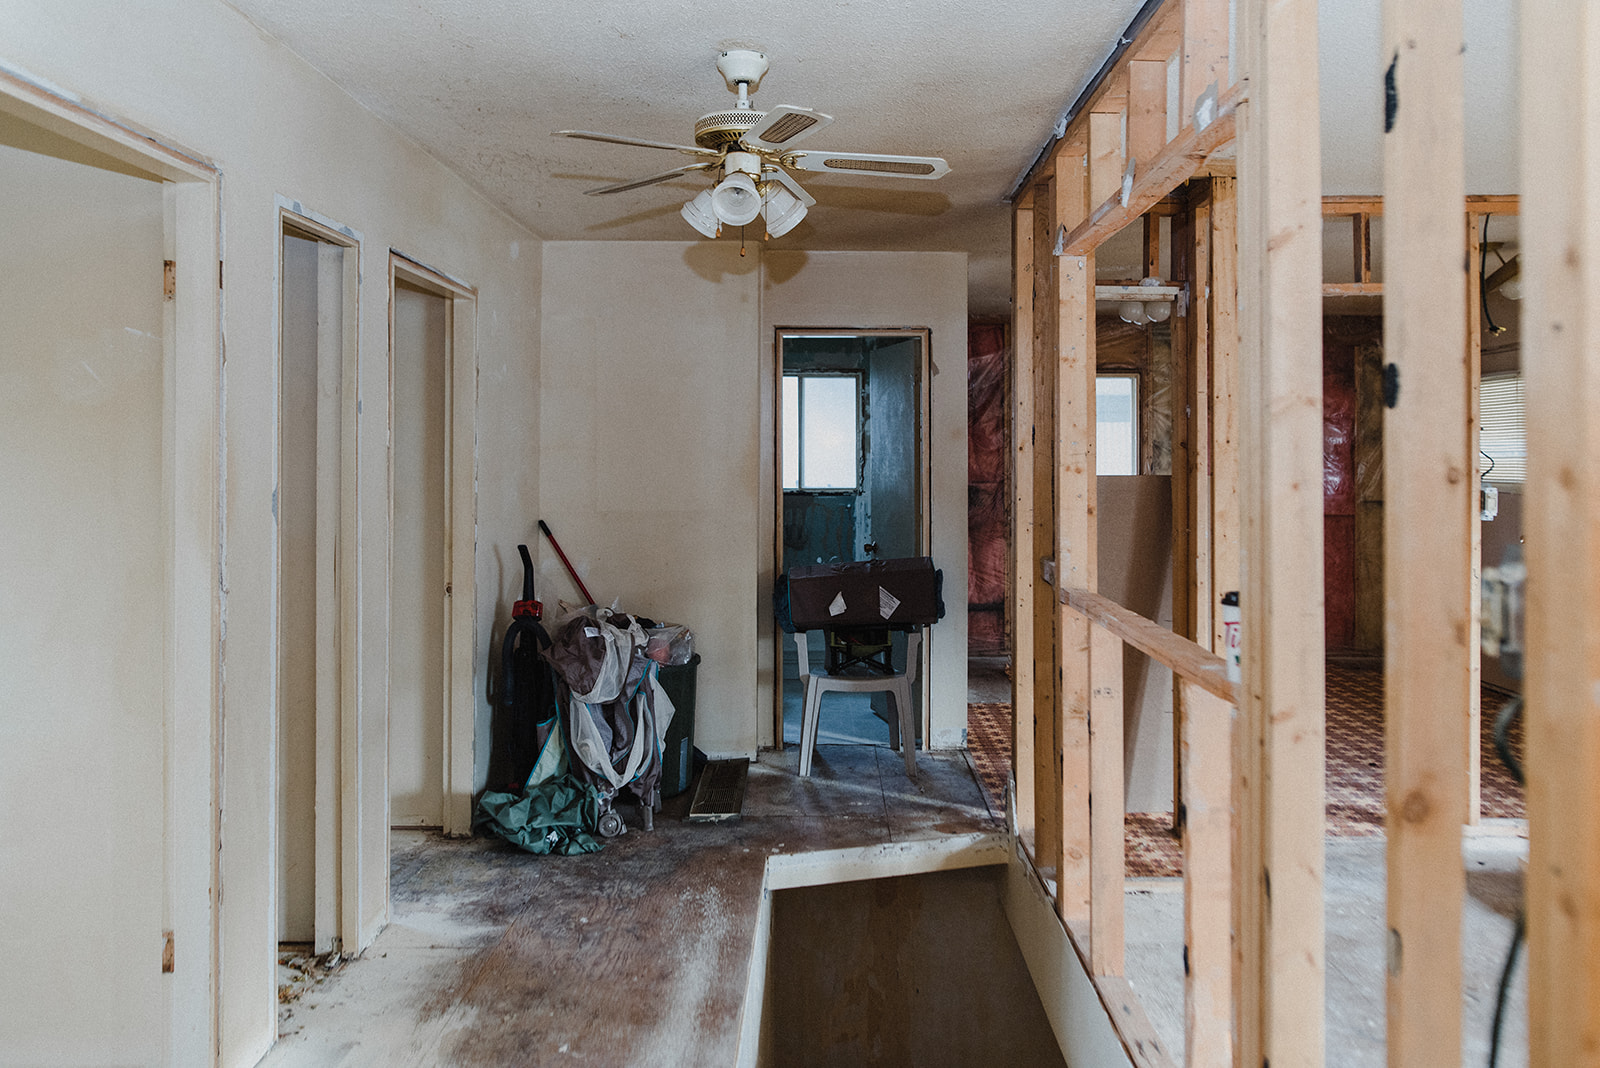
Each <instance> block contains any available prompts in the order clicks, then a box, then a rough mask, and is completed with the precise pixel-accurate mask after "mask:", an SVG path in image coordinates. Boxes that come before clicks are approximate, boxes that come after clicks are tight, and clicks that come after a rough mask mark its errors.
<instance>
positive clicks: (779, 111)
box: [741, 104, 833, 148]
mask: <svg viewBox="0 0 1600 1068" xmlns="http://www.w3.org/2000/svg"><path fill="white" fill-rule="evenodd" d="M832 122H833V116H832V115H824V114H823V113H822V112H820V111H812V110H811V109H810V108H797V107H793V106H791V105H789V104H779V105H778V106H777V107H775V108H773V109H772V110H771V111H769V112H767V117H766V118H764V119H762V120H761V121H760V122H758V123H756V125H755V126H753V127H751V129H750V131H749V132H748V133H746V134H745V135H744V137H743V138H741V140H743V141H745V142H746V143H747V144H754V145H756V146H758V147H760V148H787V147H789V146H790V145H792V144H795V143H796V142H798V141H801V140H804V139H805V138H807V137H810V136H811V135H812V134H814V133H816V132H817V131H818V130H820V129H822V128H824V127H826V126H828V125H830V124H831V123H832Z"/></svg>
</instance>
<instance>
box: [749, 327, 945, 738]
mask: <svg viewBox="0 0 1600 1068" xmlns="http://www.w3.org/2000/svg"><path fill="white" fill-rule="evenodd" d="M790 337H891V338H892V337H914V338H918V339H920V340H921V342H922V351H921V353H920V354H919V356H918V359H917V552H918V554H919V555H922V556H926V555H928V554H929V550H930V548H931V546H932V545H933V509H932V508H931V507H930V506H929V505H930V501H931V500H932V494H931V486H930V480H931V478H932V474H933V471H932V463H931V457H932V449H931V441H932V437H931V435H930V434H929V420H930V417H931V415H932V411H933V382H932V378H933V376H932V358H933V340H932V330H931V329H930V328H928V327H904V326H862V327H850V326H829V327H810V326H777V327H774V328H773V332H772V366H771V373H772V383H773V388H772V413H771V414H772V471H771V476H772V492H773V499H772V502H771V505H772V516H773V523H772V531H773V533H772V543H771V544H770V545H769V546H768V547H767V553H768V562H769V563H770V565H771V566H770V574H772V576H773V577H774V579H776V578H777V576H778V575H780V574H782V573H783V342H784V339H785V338H790ZM963 596H965V594H963ZM790 641H791V639H790V638H789V635H788V634H786V633H784V631H783V630H782V629H781V628H779V627H774V628H773V631H772V654H773V661H772V664H773V667H772V673H773V686H772V717H773V732H772V734H773V748H775V749H778V750H780V751H781V750H782V749H783V748H784V741H783V683H784V679H783V654H784V646H785V645H786V644H789V643H790ZM928 645H929V643H928V642H926V641H924V642H922V643H921V646H920V650H919V654H918V656H919V660H918V665H917V683H916V685H917V687H918V692H919V693H920V694H921V698H920V700H921V706H922V707H921V712H920V716H921V720H922V728H921V729H922V738H923V745H924V746H925V747H926V746H927V745H929V744H930V740H931V739H932V737H933V726H932V714H933V702H932V693H931V689H930V687H929V681H928Z"/></svg>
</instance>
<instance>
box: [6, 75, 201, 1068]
mask: <svg viewBox="0 0 1600 1068" xmlns="http://www.w3.org/2000/svg"><path fill="white" fill-rule="evenodd" d="M0 113H4V114H6V115H9V116H11V117H14V118H17V119H20V120H21V121H23V122H25V123H28V124H29V125H31V126H35V127H38V128H41V129H43V130H45V131H48V132H49V133H52V134H55V135H57V136H59V137H63V138H65V139H67V140H69V141H72V142H75V143H76V144H78V145H81V146H83V147H84V148H85V149H88V150H89V151H90V152H91V153H94V154H99V155H102V156H106V157H110V158H111V159H112V160H115V161H119V162H121V163H124V164H127V165H129V166H131V167H134V168H137V169H138V170H139V171H142V172H144V173H145V174H146V175H147V176H149V177H151V178H154V179H157V180H159V181H160V182H161V183H162V188H163V199H164V201H165V215H166V225H165V227H164V242H165V247H166V252H165V255H166V257H167V261H168V264H169V270H168V273H167V278H168V287H167V291H166V305H165V312H164V327H165V328H164V331H163V332H164V335H165V336H164V338H163V365H164V379H165V381H164V385H163V394H164V396H163V402H162V409H163V410H162V444H163V448H162V467H163V473H162V481H163V487H162V502H161V511H162V517H163V528H164V529H163V531H162V544H163V546H164V550H163V551H164V555H165V557H166V561H167V566H166V574H165V576H164V580H163V581H164V585H165V588H166V597H165V598H164V600H165V604H164V606H163V613H164V616H165V621H166V628H165V629H166V634H165V637H164V641H163V653H162V659H163V676H164V678H163V685H162V689H163V698H164V699H163V704H164V706H165V707H164V714H163V719H164V740H163V749H164V753H165V761H166V775H165V782H164V787H163V789H164V793H165V796H166V813H165V817H164V823H165V834H164V838H165V851H164V856H163V857H162V866H163V871H164V879H163V881H164V892H163V897H164V906H165V912H166V921H167V924H168V925H169V926H168V928H167V929H166V930H165V931H164V932H160V933H161V934H162V935H163V936H164V942H165V951H164V952H165V953H168V954H171V956H170V957H165V958H164V960H163V965H162V968H163V973H164V974H162V975H161V976H160V979H161V981H162V983H163V985H164V988H165V991H166V997H165V1004H166V1008H167V1017H166V1019H165V1020H163V1021H162V1024H161V1026H162V1029H163V1031H164V1033H165V1034H166V1036H167V1048H168V1050H169V1054H170V1056H171V1058H172V1060H173V1062H174V1063H180V1062H181V1063H196V1064H199V1063H210V1062H211V1060H212V1059H213V1058H214V1055H215V1050H216V1049H217V1042H218V1027H219V1010H220V1006H219V1002H218V997H219V995H218V984H217V978H216V977H217V962H218V960H219V957H220V940H221V928H220V922H219V921H220V911H219V907H218V904H217V899H218V890H219V887H220V881H221V870H220V847H219V846H218V844H217V843H218V842H219V837H220V832H221V817H220V805H219V799H218V789H219V783H220V775H221V767H220V748H219V746H218V741H219V739H220V737H221V724H220V702H219V693H220V677H221V650H222V637H221V633H222V632H221V618H222V590H221V585H220V582H219V576H220V574H221V572H222V552H221V538H220V531H221V500H222V496H221V491H220V483H221V473H222V460H221V457H222V450H221V425H222V420H221V411H222V408H221V396H222V393H221V390H222V375H221V367H222V363H221V352H222V348H221V293H220V272H219V269H218V266H217V265H218V264H219V262H220V261H219V253H220V249H221V237H220V234H221V229H220V227H221V212H220V208H219V204H220V197H221V189H220V187H221V174H220V172H219V171H218V169H217V168H216V166H215V165H213V164H212V163H211V162H210V161H209V160H206V159H204V158H203V157H202V156H200V155H199V154H198V153H194V152H190V151H188V150H186V149H183V148H180V147H178V146H176V145H174V144H173V143H172V142H171V141H169V140H167V139H165V138H162V137H159V136H157V135H154V134H150V133H147V132H145V131H143V130H141V129H139V128H137V127H136V126H134V125H132V124H130V123H125V122H119V121H115V120H113V119H111V118H109V117H107V116H105V115H103V114H100V113H98V112H94V111H91V110H89V109H88V108H86V107H85V106H83V105H82V104H80V103H78V102H77V101H75V100H69V99H67V98H66V97H64V96H63V95H62V94H61V92H60V91H59V90H57V89H54V88H52V87H49V86H45V85H40V84H36V83H34V82H32V81H29V80H27V79H26V78H24V77H23V76H20V75H18V74H16V73H14V72H11V71H8V70H4V69H0ZM89 165H100V164H89ZM155 933H156V932H152V934H155ZM180 947H181V948H180ZM168 959H170V960H172V961H173V966H172V967H171V968H170V969H168V968H167V967H166V964H165V960H168ZM180 959H181V965H182V966H181V967H179V966H178V963H179V960H180Z"/></svg>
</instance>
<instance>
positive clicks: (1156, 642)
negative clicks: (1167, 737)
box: [1058, 588, 1238, 704]
mask: <svg viewBox="0 0 1600 1068" xmlns="http://www.w3.org/2000/svg"><path fill="white" fill-rule="evenodd" d="M1058 596H1060V597H1061V598H1062V600H1063V603H1065V604H1068V605H1070V606H1072V607H1073V608H1074V609H1076V610H1077V611H1078V612H1081V613H1082V614H1083V616H1084V617H1085V618H1087V619H1088V620H1089V621H1090V622H1091V623H1093V624H1094V625H1095V626H1097V627H1104V628H1105V629H1106V630H1108V631H1110V632H1111V633H1112V634H1115V635H1116V636H1117V637H1118V638H1119V639H1121V640H1122V641H1124V642H1127V643H1128V644H1129V645H1131V646H1133V647H1134V648H1135V649H1137V650H1139V651H1140V652H1141V653H1144V654H1145V655H1146V656H1148V657H1150V658H1151V659H1153V660H1157V661H1159V662H1160V663H1162V664H1165V665H1166V666H1167V667H1169V668H1171V669H1172V673H1173V674H1174V675H1175V676H1177V677H1178V678H1179V679H1180V680H1182V681H1186V682H1189V683H1192V684H1193V685H1195V686H1197V687H1199V688H1200V689H1201V690H1204V691H1205V692H1206V693H1208V694H1210V695H1211V696H1213V697H1215V698H1217V699H1218V700H1221V701H1227V702H1229V703H1230V704H1231V703H1232V702H1233V701H1234V700H1235V698H1236V697H1237V696H1238V693H1237V690H1236V687H1235V684H1234V683H1232V682H1229V681H1228V674H1227V671H1226V670H1225V669H1224V668H1223V664H1222V658H1221V657H1219V656H1217V655H1216V654H1214V653H1211V652H1208V651H1207V650H1205V649H1202V648H1200V647H1199V646H1197V645H1195V644H1194V643H1193V642H1191V641H1189V640H1188V639H1186V638H1183V637H1182V636H1181V635H1177V634H1174V633H1173V632H1172V631H1170V630H1168V629H1167V628H1166V627H1163V626H1162V625H1161V624H1159V623H1157V622H1155V621H1154V620H1150V619H1146V618H1145V617H1144V616H1141V615H1139V613H1137V612H1134V611H1131V610H1129V609H1127V608H1124V607H1122V605H1120V604H1118V603H1117V602H1115V601H1113V600H1111V599H1110V598H1109V597H1105V596H1103V595H1101V594H1098V593H1095V592H1093V591H1092V590H1085V589H1072V588H1069V589H1066V590H1063V591H1062V592H1061V593H1060V594H1059V595H1058Z"/></svg>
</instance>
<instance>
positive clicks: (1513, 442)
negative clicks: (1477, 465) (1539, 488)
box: [1478, 374, 1528, 486]
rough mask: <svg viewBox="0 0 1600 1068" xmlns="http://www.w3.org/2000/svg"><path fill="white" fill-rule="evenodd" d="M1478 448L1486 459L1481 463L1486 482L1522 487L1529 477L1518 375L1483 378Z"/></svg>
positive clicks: (1526, 435) (1526, 425)
mask: <svg viewBox="0 0 1600 1068" xmlns="http://www.w3.org/2000/svg"><path fill="white" fill-rule="evenodd" d="M1478 448H1480V449H1482V450H1483V451H1484V453H1486V454H1487V456H1488V459H1485V460H1483V477H1484V479H1485V480H1486V481H1488V482H1494V483H1502V484H1506V485H1515V486H1520V485H1522V483H1523V481H1524V480H1525V479H1526V478H1527V475H1528V424H1527V417H1526V415H1525V414H1524V409H1523V399H1522V375H1521V374H1501V375H1484V376H1483V380H1482V381H1481V382H1480V383H1479V386H1478ZM1480 459H1482V458H1481V457H1480ZM1491 461H1492V462H1493V466H1492V467H1491Z"/></svg>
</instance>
